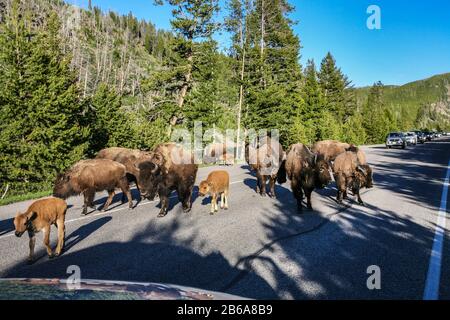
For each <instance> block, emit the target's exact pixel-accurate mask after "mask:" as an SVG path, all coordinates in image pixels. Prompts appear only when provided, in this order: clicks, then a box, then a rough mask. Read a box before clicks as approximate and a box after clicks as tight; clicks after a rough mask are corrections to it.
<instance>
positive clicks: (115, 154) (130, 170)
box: [95, 147, 152, 202]
mask: <svg viewBox="0 0 450 320" xmlns="http://www.w3.org/2000/svg"><path fill="white" fill-rule="evenodd" d="M151 156H152V153H151V152H148V151H141V150H138V149H128V148H119V147H112V148H106V149H102V150H100V151H99V152H98V154H97V156H96V157H95V158H96V159H109V160H113V161H117V162H119V163H121V164H123V165H124V166H125V168H126V171H127V177H128V181H129V182H135V183H136V187H137V189H138V191H139V184H138V183H137V169H136V167H135V164H136V163H138V162H140V161H143V160H145V159H149V158H151ZM124 201H125V194H124V193H122V202H124Z"/></svg>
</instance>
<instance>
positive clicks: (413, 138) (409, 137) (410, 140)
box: [405, 132, 417, 146]
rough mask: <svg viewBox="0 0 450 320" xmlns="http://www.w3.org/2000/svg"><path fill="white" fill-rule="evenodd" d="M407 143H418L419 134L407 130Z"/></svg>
mask: <svg viewBox="0 0 450 320" xmlns="http://www.w3.org/2000/svg"><path fill="white" fill-rule="evenodd" d="M405 137H406V143H407V144H409V145H414V146H415V145H416V144H417V135H416V134H415V133H414V132H405Z"/></svg>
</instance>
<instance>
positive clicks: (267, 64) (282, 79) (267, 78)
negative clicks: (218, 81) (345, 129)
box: [245, 0, 302, 145]
mask: <svg viewBox="0 0 450 320" xmlns="http://www.w3.org/2000/svg"><path fill="white" fill-rule="evenodd" d="M292 10H293V7H292V6H291V5H290V4H289V3H287V2H286V1H285V0H257V1H255V6H254V9H253V10H252V12H251V14H250V16H249V19H248V35H249V39H248V42H249V54H248V60H247V61H248V68H247V70H248V78H247V79H246V84H245V86H246V88H247V90H246V91H247V97H246V104H247V105H248V113H247V112H246V119H245V123H246V125H247V126H248V127H253V128H255V129H262V128H264V129H275V128H276V129H279V130H280V133H281V140H282V143H283V144H284V145H286V141H287V136H288V132H289V130H290V127H291V126H292V124H293V119H294V117H295V115H296V114H297V113H298V109H299V108H301V105H302V99H301V92H300V86H301V77H302V75H301V67H300V64H299V55H300V41H299V39H298V37H297V36H296V35H295V34H294V33H293V30H292V24H293V22H292V21H291V20H290V19H289V18H288V15H289V13H290V12H291V11H292Z"/></svg>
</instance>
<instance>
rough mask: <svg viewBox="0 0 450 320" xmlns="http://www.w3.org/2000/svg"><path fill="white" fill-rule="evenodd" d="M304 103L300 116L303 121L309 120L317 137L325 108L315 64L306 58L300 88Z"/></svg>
mask: <svg viewBox="0 0 450 320" xmlns="http://www.w3.org/2000/svg"><path fill="white" fill-rule="evenodd" d="M302 96H303V101H304V105H303V108H302V112H301V114H302V118H303V120H304V121H307V120H310V121H311V124H312V125H313V127H314V128H316V130H315V133H314V139H316V138H318V136H319V133H318V127H319V122H320V117H321V115H322V111H324V110H325V99H324V95H323V92H322V90H321V88H320V86H319V82H318V78H317V71H316V66H315V64H314V61H313V60H308V63H307V65H306V68H305V79H304V85H303V88H302Z"/></svg>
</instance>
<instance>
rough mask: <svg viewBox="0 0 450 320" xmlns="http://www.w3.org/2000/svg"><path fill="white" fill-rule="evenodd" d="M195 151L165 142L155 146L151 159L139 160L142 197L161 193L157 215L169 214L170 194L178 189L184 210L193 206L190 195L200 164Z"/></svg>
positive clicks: (151, 196) (187, 210) (152, 197)
mask: <svg viewBox="0 0 450 320" xmlns="http://www.w3.org/2000/svg"><path fill="white" fill-rule="evenodd" d="M193 159H194V158H193V155H192V154H191V153H189V152H187V151H185V150H184V149H183V148H182V147H181V146H178V145H176V144H174V143H164V144H160V145H159V146H157V147H156V148H155V150H154V154H153V157H152V159H150V160H145V161H142V162H140V163H138V164H137V165H136V166H137V169H138V170H139V171H138V172H139V173H138V181H139V189H140V190H141V194H142V196H143V197H146V198H148V199H150V200H153V199H154V198H155V195H156V193H158V195H159V198H160V200H161V211H160V212H159V214H158V217H163V216H165V215H166V214H167V211H168V206H169V194H170V192H171V191H172V190H177V193H178V199H179V200H180V201H181V203H182V205H183V210H184V211H185V212H189V211H190V210H191V207H192V202H191V196H192V190H193V188H194V183H195V177H196V175H197V170H198V165H196V164H194V163H193Z"/></svg>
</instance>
